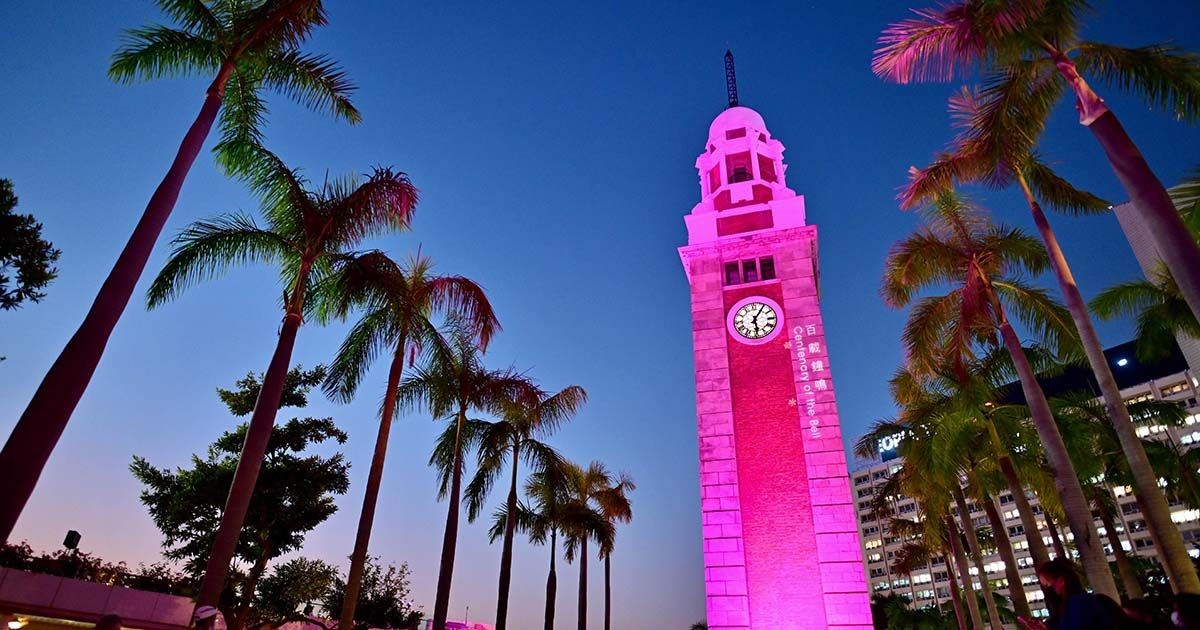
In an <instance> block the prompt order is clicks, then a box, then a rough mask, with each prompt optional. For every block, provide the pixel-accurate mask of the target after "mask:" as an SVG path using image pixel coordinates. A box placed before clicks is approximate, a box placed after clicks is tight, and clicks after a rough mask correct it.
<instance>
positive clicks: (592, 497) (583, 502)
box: [562, 461, 625, 630]
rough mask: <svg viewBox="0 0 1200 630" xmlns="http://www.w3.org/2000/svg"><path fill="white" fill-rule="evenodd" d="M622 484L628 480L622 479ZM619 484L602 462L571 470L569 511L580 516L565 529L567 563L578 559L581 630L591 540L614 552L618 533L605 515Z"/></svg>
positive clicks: (581, 627)
mask: <svg viewBox="0 0 1200 630" xmlns="http://www.w3.org/2000/svg"><path fill="white" fill-rule="evenodd" d="M621 481H622V482H623V481H625V478H624V476H622V479H621ZM618 485H620V483H614V482H613V478H612V474H611V473H609V471H608V468H606V467H605V466H604V464H602V463H600V462H596V461H594V462H592V463H591V464H588V467H587V468H579V467H577V466H576V467H574V468H573V469H569V470H568V475H567V496H568V503H569V505H570V510H571V511H573V512H576V513H577V514H578V515H579V517H577V518H576V519H575V522H574V523H564V526H563V528H562V530H563V534H564V535H565V536H566V558H567V562H574V561H575V558H579V621H578V627H579V630H587V604H588V601H587V574H588V541H589V540H591V541H595V542H596V544H597V545H598V546H599V547H600V554H601V557H603V554H604V551H605V550H607V549H611V548H612V545H613V540H614V538H615V536H616V530H615V527H614V525H613V523H612V521H610V520H609V518H608V517H607V516H606V512H607V510H606V509H605V507H604V506H605V505H607V504H609V503H611V502H615V501H617V500H618V499H617V497H614V496H613V494H614V491H613V488H615V487H617V486H618Z"/></svg>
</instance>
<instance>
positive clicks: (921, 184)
mask: <svg viewBox="0 0 1200 630" xmlns="http://www.w3.org/2000/svg"><path fill="white" fill-rule="evenodd" d="M1049 85H1051V86H1055V85H1057V82H1054V81H1051V82H1050V83H1049ZM1041 87H1042V86H1037V87H1036V88H1035V89H1034V91H1037V89H1039V88H1041ZM1011 92H1017V93H1016V94H1012V93H1011ZM1000 97H1003V99H1004V100H1003V101H1002V102H1000V100H1001V99H1000ZM991 99H992V102H984V101H981V100H980V99H979V98H978V96H977V95H976V94H975V93H973V92H972V91H970V90H967V89H964V90H963V92H962V93H961V94H960V95H958V96H956V97H955V98H954V99H952V105H951V107H952V109H954V110H955V111H956V112H957V113H958V116H959V122H958V125H959V126H960V127H961V128H962V129H963V133H962V135H960V136H959V138H957V139H956V140H955V142H954V144H953V145H952V148H951V151H950V152H949V153H948V154H946V155H943V156H941V157H939V158H938V159H937V160H935V161H934V163H933V164H932V165H930V166H929V167H928V168H926V169H924V170H922V171H914V173H913V178H912V181H911V182H910V185H909V187H908V188H907V189H906V190H905V191H904V193H902V195H901V198H902V206H909V207H911V206H913V205H917V204H920V203H922V202H924V201H926V200H927V199H929V198H930V197H932V196H935V195H936V194H937V193H936V189H937V188H938V187H939V186H945V185H947V184H948V183H949V182H950V180H957V181H959V182H977V181H983V182H987V183H990V184H992V185H993V186H999V185H1004V184H1006V183H1008V182H1012V181H1015V182H1016V183H1017V184H1018V185H1019V186H1020V188H1021V191H1022V192H1023V193H1024V196H1025V201H1026V203H1027V204H1028V205H1029V209H1030V212H1031V213H1032V214H1033V220H1034V223H1035V224H1036V225H1037V228H1038V233H1039V235H1040V236H1041V239H1042V243H1043V244H1044V245H1045V247H1046V252H1047V253H1048V254H1049V257H1050V263H1051V264H1050V269H1051V270H1052V271H1053V272H1054V277H1055V279H1056V280H1057V281H1058V286H1059V289H1060V291H1061V292H1062V295H1063V301H1064V303H1065V304H1066V307H1067V311H1068V312H1069V313H1070V314H1071V319H1072V321H1073V322H1074V324H1075V329H1076V330H1077V331H1078V333H1079V339H1080V341H1081V343H1082V347H1083V350H1084V354H1085V355H1086V356H1087V360H1088V364H1089V365H1090V366H1091V369H1092V373H1093V374H1094V375H1095V378H1096V382H1097V383H1098V384H1099V386H1100V393H1101V395H1102V397H1103V400H1104V407H1105V410H1106V411H1107V413H1108V417H1109V420H1110V422H1111V423H1112V427H1113V430H1114V431H1115V435H1116V436H1117V437H1119V438H1120V445H1121V449H1122V451H1123V452H1124V453H1125V457H1126V458H1127V459H1128V460H1129V464H1130V469H1131V470H1132V472H1133V479H1132V482H1133V487H1134V490H1135V493H1136V495H1137V497H1138V500H1139V501H1140V502H1141V504H1142V506H1143V509H1144V514H1145V516H1146V524H1147V526H1148V528H1149V529H1150V530H1151V531H1152V532H1154V533H1155V538H1156V540H1159V541H1162V544H1163V546H1162V547H1160V548H1159V551H1160V553H1161V557H1162V558H1163V562H1164V565H1165V566H1166V568H1167V574H1168V575H1170V576H1171V577H1172V581H1173V583H1174V584H1175V587H1176V588H1177V589H1183V590H1185V591H1198V590H1200V578H1198V577H1197V575H1196V569H1195V566H1194V565H1193V564H1192V559H1191V556H1189V555H1188V551H1187V547H1186V546H1185V545H1184V542H1183V536H1182V535H1181V534H1180V533H1179V528H1178V527H1177V526H1176V525H1175V521H1173V520H1172V519H1171V510H1170V507H1169V506H1168V505H1167V500H1166V496H1165V495H1164V494H1163V493H1162V491H1161V490H1159V488H1158V478H1157V476H1156V475H1155V474H1154V470H1153V469H1152V468H1151V466H1150V461H1149V460H1148V459H1147V458H1146V451H1145V449H1143V448H1142V442H1141V440H1140V439H1138V437H1137V432H1136V430H1135V428H1134V426H1133V421H1132V419H1131V418H1130V415H1129V410H1128V409H1127V408H1126V406H1125V402H1124V400H1123V397H1122V396H1121V389H1120V387H1118V386H1117V379H1116V377H1115V376H1113V372H1112V368H1111V367H1110V366H1109V363H1108V358H1107V357H1106V356H1105V355H1104V346H1103V345H1102V344H1101V343H1100V336H1099V335H1097V334H1096V329H1095V327H1094V326H1092V321H1091V318H1090V317H1089V315H1088V310H1087V304H1086V303H1085V302H1084V300H1083V295H1082V294H1081V293H1080V291H1079V286H1078V284H1077V283H1076V281H1075V277H1074V275H1073V274H1072V273H1071V268H1070V266H1069V265H1068V264H1067V259H1066V255H1065V254H1064V253H1063V251H1062V248H1061V247H1060V246H1059V244H1058V239H1057V237H1056V236H1055V234H1054V231H1053V229H1051V227H1050V223H1049V221H1048V219H1047V218H1046V214H1045V213H1044V212H1043V211H1042V208H1041V204H1040V203H1039V202H1038V198H1039V197H1041V198H1043V199H1046V200H1047V201H1048V202H1049V203H1050V204H1051V207H1055V208H1057V209H1060V210H1065V211H1071V212H1088V211H1098V210H1103V209H1105V208H1107V207H1108V206H1107V204H1106V203H1105V202H1103V201H1102V200H1100V199H1098V198H1096V197H1094V196H1092V195H1090V194H1088V193H1084V192H1081V191H1078V190H1076V189H1075V188H1074V187H1072V186H1071V185H1070V184H1069V183H1067V182H1066V181H1065V180H1063V179H1062V178H1060V177H1058V176H1057V175H1055V174H1054V172H1053V171H1051V170H1050V168H1048V167H1047V166H1045V165H1044V164H1042V163H1041V162H1040V161H1039V160H1038V159H1037V157H1036V156H1034V155H1033V153H1032V150H1033V146H1032V145H1033V143H1036V141H1037V138H1038V136H1039V135H1040V133H1041V125H1042V124H1044V122H1045V110H1046V109H1047V108H1048V107H1049V106H1050V105H1052V104H1053V101H1054V100H1055V99H1051V98H1044V97H1041V98H1038V97H1030V96H1029V95H1027V94H1023V93H1020V91H1019V90H1010V93H1004V94H1001V95H999V96H997V95H996V94H992V95H991ZM1030 110H1035V111H1036V113H1035V114H1033V115H1030V114H1029V111H1030ZM1035 188H1036V190H1037V192H1036V193H1035V192H1034V189H1035ZM1189 314H1190V311H1189Z"/></svg>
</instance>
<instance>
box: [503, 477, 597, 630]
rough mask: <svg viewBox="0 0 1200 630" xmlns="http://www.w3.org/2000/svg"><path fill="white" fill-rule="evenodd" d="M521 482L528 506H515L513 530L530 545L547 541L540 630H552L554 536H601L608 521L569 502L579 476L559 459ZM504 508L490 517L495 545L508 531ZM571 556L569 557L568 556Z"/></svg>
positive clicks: (555, 594) (555, 584) (555, 575)
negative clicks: (547, 565) (572, 484)
mask: <svg viewBox="0 0 1200 630" xmlns="http://www.w3.org/2000/svg"><path fill="white" fill-rule="evenodd" d="M541 464H542V467H540V468H538V469H535V470H534V471H533V472H532V473H531V474H530V475H529V478H528V479H527V480H526V481H525V496H526V497H527V498H528V499H529V503H528V504H526V503H524V502H518V503H517V511H516V515H517V518H516V527H517V531H520V532H524V533H526V534H528V535H529V540H530V542H532V543H534V544H539V545H540V544H544V543H547V542H549V547H550V570H549V572H548V573H547V575H546V612H545V619H544V630H554V615H555V604H556V600H557V597H558V573H557V570H556V567H555V565H556V560H557V558H558V536H559V534H564V535H567V534H568V533H571V532H583V531H589V532H600V533H603V532H604V531H605V528H606V527H607V524H608V521H607V519H605V518H604V515H603V514H600V513H599V512H598V511H597V510H595V509H592V508H591V507H588V506H587V505H583V504H580V503H578V502H575V501H573V500H572V499H571V496H570V481H571V479H572V478H573V477H574V476H575V475H577V474H579V467H578V466H576V465H575V464H572V463H570V462H567V461H565V460H563V459H557V460H555V461H544V462H542V463H541ZM508 514H509V510H508V505H507V504H505V505H503V506H501V507H500V508H499V509H498V510H497V511H496V514H495V515H494V516H493V517H492V527H491V529H490V530H489V535H490V537H491V541H492V542H495V541H496V539H498V538H500V537H501V536H503V535H504V534H505V532H506V531H507V530H508V523H509V518H508ZM572 557H573V556H572Z"/></svg>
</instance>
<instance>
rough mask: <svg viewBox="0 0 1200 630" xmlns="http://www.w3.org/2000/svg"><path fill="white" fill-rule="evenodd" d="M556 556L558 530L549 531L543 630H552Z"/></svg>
mask: <svg viewBox="0 0 1200 630" xmlns="http://www.w3.org/2000/svg"><path fill="white" fill-rule="evenodd" d="M557 555H558V530H557V529H553V528H551V529H550V573H548V574H547V575H546V624H545V626H544V628H543V630H554V603H555V599H556V598H557V597H558V573H557V572H555V570H554V559H555V556H557Z"/></svg>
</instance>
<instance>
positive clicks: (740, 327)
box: [728, 297, 780, 344]
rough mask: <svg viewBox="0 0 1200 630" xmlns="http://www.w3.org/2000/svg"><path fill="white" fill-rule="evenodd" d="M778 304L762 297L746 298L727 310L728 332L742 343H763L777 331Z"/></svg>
mask: <svg viewBox="0 0 1200 630" xmlns="http://www.w3.org/2000/svg"><path fill="white" fill-rule="evenodd" d="M779 312H780V309H779V306H778V305H777V304H775V302H774V301H772V300H769V299H767V298H764V297H752V298H746V299H744V300H741V301H739V302H738V303H737V304H734V305H733V308H732V309H730V312H729V321H728V324H729V332H730V334H731V335H732V336H733V338H734V339H737V340H738V341H741V342H742V343H750V344H757V343H765V342H767V341H770V340H771V339H772V338H774V337H775V335H776V334H777V333H778V329H779V319H780V316H779Z"/></svg>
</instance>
